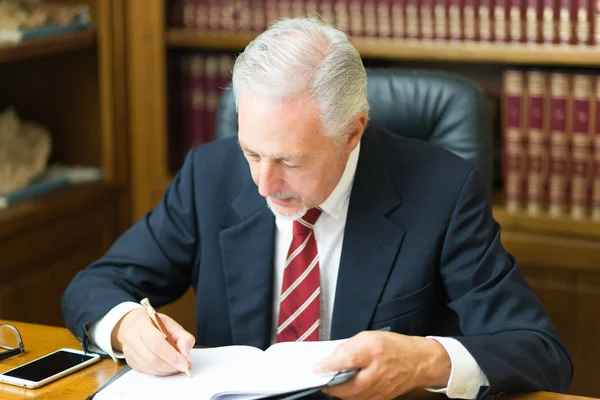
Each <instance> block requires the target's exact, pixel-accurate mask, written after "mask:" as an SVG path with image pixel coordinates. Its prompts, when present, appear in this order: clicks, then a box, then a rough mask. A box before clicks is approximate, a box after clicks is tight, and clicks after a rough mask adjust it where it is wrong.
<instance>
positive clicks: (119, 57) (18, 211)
mask: <svg viewBox="0 0 600 400" xmlns="http://www.w3.org/2000/svg"><path fill="white" fill-rule="evenodd" d="M50 1H53V0H50ZM60 2H61V3H67V2H68V3H73V4H86V5H88V6H89V7H90V12H91V16H92V20H93V24H92V27H91V28H89V29H87V30H83V31H79V32H74V33H69V34H64V35H59V36H52V37H46V38H40V39H33V40H27V41H24V42H21V43H15V44H3V45H0V87H2V90H1V91H0V110H4V109H5V108H6V107H9V106H13V107H14V108H15V109H16V111H17V113H18V114H19V117H20V118H21V119H23V120H28V121H33V122H36V123H38V124H40V125H42V126H44V127H46V128H47V129H48V130H49V131H50V135H51V138H52V151H51V156H50V162H59V163H64V164H78V165H88V166H94V167H99V168H101V169H102V171H103V173H104V179H103V180H102V181H100V182H94V183H88V184H77V185H73V186H69V187H65V188H62V189H58V190H56V191H53V192H49V193H47V194H43V195H40V196H36V197H34V198H31V199H29V200H25V201H22V202H19V203H16V204H13V205H10V206H9V207H7V208H4V209H0V254H2V262H0V275H1V276H2V277H3V285H2V286H1V287H0V318H3V319H14V320H22V321H27V322H35V323H44V324H50V325H63V324H64V322H63V317H62V314H61V305H60V301H61V297H62V293H63V292H64V290H65V288H66V286H67V285H68V283H69V282H70V280H71V279H72V278H73V277H74V276H75V274H76V273H77V272H78V271H79V270H80V269H83V268H84V267H86V266H87V265H88V264H89V263H90V262H92V261H93V260H95V259H97V258H98V257H100V256H101V255H102V254H103V253H104V252H105V251H106V250H107V249H108V247H109V246H110V245H111V244H112V242H113V241H114V240H115V239H116V237H117V236H118V234H119V233H120V232H122V231H123V230H124V228H125V227H126V225H127V224H128V221H129V218H128V203H127V201H128V193H127V186H126V184H127V173H126V171H127V170H126V167H127V165H126V156H127V148H126V147H125V144H126V137H125V133H126V126H125V115H126V114H125V108H124V107H125V98H124V93H125V92H124V89H123V86H124V85H123V81H124V71H123V67H122V65H121V63H122V62H123V53H122V49H123V48H124V47H123V44H122V35H119V32H120V30H121V29H122V27H121V26H120V25H119V24H120V20H119V15H121V12H120V11H119V10H120V9H121V8H122V7H123V4H122V0H60Z"/></svg>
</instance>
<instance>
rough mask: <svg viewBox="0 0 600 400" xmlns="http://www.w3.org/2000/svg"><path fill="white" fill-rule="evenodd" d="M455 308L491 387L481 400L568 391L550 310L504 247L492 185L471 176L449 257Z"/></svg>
mask: <svg viewBox="0 0 600 400" xmlns="http://www.w3.org/2000/svg"><path fill="white" fill-rule="evenodd" d="M441 276H442V279H443V281H444V284H445V287H446V291H447V296H448V299H447V301H448V307H450V308H451V309H452V310H453V311H454V312H455V313H456V314H457V316H458V320H459V324H460V328H461V331H462V334H463V336H461V337H456V339H457V340H458V341H460V342H461V343H462V344H463V346H465V348H466V349H467V350H468V351H469V352H470V353H471V354H472V355H473V357H474V358H475V360H476V361H477V363H478V364H479V366H480V368H481V369H482V371H483V372H484V374H485V376H486V377H487V378H488V380H489V383H490V386H489V387H484V388H482V390H481V391H480V393H479V397H480V398H488V399H492V398H496V397H499V396H501V395H503V394H506V393H516V392H521V393H522V392H530V391H539V390H542V391H552V392H563V391H565V390H566V389H567V387H568V385H569V383H570V381H571V378H572V374H573V367H572V362H571V359H570V357H569V355H568V353H567V350H566V349H565V346H564V344H563V343H562V342H561V339H560V338H559V336H558V333H557V331H556V329H555V327H554V326H553V324H552V321H551V320H550V317H549V315H548V314H547V312H546V310H545V309H544V307H543V306H542V304H541V303H540V301H539V300H538V299H537V298H536V296H535V295H534V293H533V291H532V290H531V288H530V287H529V286H528V284H527V282H526V280H525V279H524V277H523V275H522V274H521V272H520V270H519V264H518V262H517V261H516V260H515V258H514V257H513V256H511V255H510V254H509V253H507V252H506V251H505V249H504V248H503V247H502V244H501V243H500V227H499V225H498V223H497V222H496V221H494V219H493V216H492V212H491V208H490V205H489V202H488V201H487V198H486V191H485V185H484V183H483V180H482V177H481V175H480V174H479V172H478V171H477V170H473V171H471V172H470V173H469V175H468V176H467V178H466V179H465V181H464V183H463V187H462V189H461V191H460V193H459V195H458V197H457V200H456V205H455V207H454V210H453V212H452V216H451V217H450V221H449V225H448V231H447V233H446V236H445V240H444V246H443V249H442V253H441Z"/></svg>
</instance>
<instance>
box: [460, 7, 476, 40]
mask: <svg viewBox="0 0 600 400" xmlns="http://www.w3.org/2000/svg"><path fill="white" fill-rule="evenodd" d="M461 1H462V2H463V7H462V22H459V24H460V25H462V27H463V32H462V36H463V40H464V41H465V42H476V41H478V40H479V16H478V15H477V13H478V12H479V2H478V0H461ZM459 21H460V19H459Z"/></svg>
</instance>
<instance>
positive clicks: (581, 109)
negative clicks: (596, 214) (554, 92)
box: [571, 75, 593, 220]
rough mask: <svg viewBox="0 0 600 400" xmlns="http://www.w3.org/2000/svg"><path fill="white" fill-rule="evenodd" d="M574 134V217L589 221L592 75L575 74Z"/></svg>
mask: <svg viewBox="0 0 600 400" xmlns="http://www.w3.org/2000/svg"><path fill="white" fill-rule="evenodd" d="M572 79H573V114H572V123H573V125H572V126H573V134H572V138H571V217H572V218H574V219H579V220H580V219H585V218H587V216H588V214H589V208H590V205H589V203H588V199H589V190H590V189H589V187H590V183H591V178H592V171H591V162H592V153H591V151H590V145H591V143H590V131H591V129H590V127H591V113H592V110H591V105H592V104H591V103H592V102H591V92H592V85H593V79H592V76H590V75H573V76H572Z"/></svg>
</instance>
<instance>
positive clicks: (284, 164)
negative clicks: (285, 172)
mask: <svg viewBox="0 0 600 400" xmlns="http://www.w3.org/2000/svg"><path fill="white" fill-rule="evenodd" d="M282 164H283V166H284V167H285V168H287V169H298V168H300V165H295V164H288V163H282Z"/></svg>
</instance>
